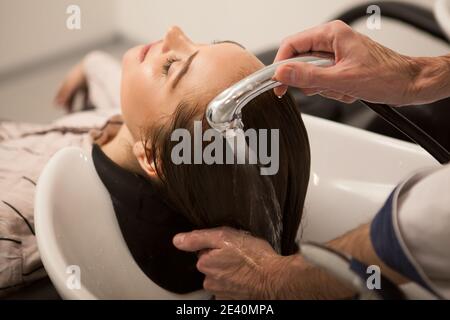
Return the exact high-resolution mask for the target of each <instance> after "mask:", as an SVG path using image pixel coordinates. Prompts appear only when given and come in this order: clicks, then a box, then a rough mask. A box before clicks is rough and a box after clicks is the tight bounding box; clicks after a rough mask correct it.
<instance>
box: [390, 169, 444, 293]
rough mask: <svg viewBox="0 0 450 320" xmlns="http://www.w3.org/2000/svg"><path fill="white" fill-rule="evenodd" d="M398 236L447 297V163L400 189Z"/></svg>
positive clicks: (416, 176)
mask: <svg viewBox="0 0 450 320" xmlns="http://www.w3.org/2000/svg"><path fill="white" fill-rule="evenodd" d="M396 214H397V217H396V220H397V225H398V230H397V232H398V233H399V234H398V236H399V237H400V238H401V239H402V240H403V244H404V245H405V246H406V247H407V249H408V251H409V254H410V255H411V256H412V258H413V259H414V260H415V262H416V266H418V267H419V268H420V269H421V270H420V271H421V274H424V275H426V277H427V278H428V279H427V280H428V281H427V282H428V283H430V284H431V285H432V287H433V289H434V290H435V291H436V292H438V293H440V294H441V295H442V296H443V297H445V298H447V299H450V165H446V166H444V167H440V168H438V169H433V170H428V171H426V172H424V173H421V174H418V175H415V176H413V177H412V178H411V179H410V180H409V181H407V183H405V184H404V186H403V188H402V189H401V190H400V192H399V195H398V200H397V210H396Z"/></svg>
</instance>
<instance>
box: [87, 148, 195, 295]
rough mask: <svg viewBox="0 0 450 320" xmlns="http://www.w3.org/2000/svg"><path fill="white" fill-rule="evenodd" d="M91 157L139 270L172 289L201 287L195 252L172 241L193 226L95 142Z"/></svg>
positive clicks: (145, 181) (185, 291)
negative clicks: (181, 249)
mask: <svg viewBox="0 0 450 320" xmlns="http://www.w3.org/2000/svg"><path fill="white" fill-rule="evenodd" d="M92 158H93V160H94V166H95V169H96V170H97V173H98V175H99V177H100V179H101V180H102V182H103V184H104V185H105V187H106V189H108V191H109V194H110V195H111V200H112V202H113V206H114V211H115V213H116V217H117V220H118V222H119V226H120V229H121V231H122V235H123V237H124V239H125V242H126V243H127V246H128V249H129V250H130V252H131V254H132V256H133V258H134V260H135V261H136V263H137V264H138V265H139V267H140V268H141V269H142V271H143V272H144V273H145V274H146V275H147V276H148V277H149V278H150V279H151V280H153V281H154V282H155V283H156V284H158V285H159V286H161V287H162V288H164V289H166V290H169V291H172V292H176V293H187V292H192V291H195V290H198V289H201V288H202V284H203V279H204V277H203V275H202V274H201V273H200V272H198V271H197V269H196V268H195V265H196V262H197V257H196V255H195V253H187V252H183V251H180V250H178V249H176V248H175V247H174V245H173V244H172V238H173V237H174V235H175V234H177V233H179V232H186V231H191V230H193V229H195V226H194V225H193V224H192V223H190V222H189V221H188V220H187V219H186V218H185V217H184V216H183V215H182V214H180V213H177V212H175V211H174V210H173V209H171V208H170V207H169V206H168V205H167V204H166V203H165V202H164V201H163V200H162V199H161V197H160V196H159V195H158V193H157V192H156V188H155V186H154V185H153V184H152V183H151V182H150V181H148V180H147V179H145V178H144V177H142V176H140V175H138V174H134V173H131V172H129V171H126V170H125V169H123V168H121V167H119V166H118V165H117V164H115V163H114V162H113V161H111V160H110V159H109V158H108V157H107V156H106V155H105V154H104V153H103V151H102V150H101V149H100V147H99V146H98V145H94V147H93V148H92ZM111 245H114V244H111Z"/></svg>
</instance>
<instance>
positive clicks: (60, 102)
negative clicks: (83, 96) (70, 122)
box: [54, 62, 86, 112]
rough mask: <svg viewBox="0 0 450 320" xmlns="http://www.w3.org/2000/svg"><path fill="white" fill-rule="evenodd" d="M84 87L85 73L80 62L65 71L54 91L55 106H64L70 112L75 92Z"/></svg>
mask: <svg viewBox="0 0 450 320" xmlns="http://www.w3.org/2000/svg"><path fill="white" fill-rule="evenodd" d="M85 89H86V75H85V72H84V66H83V62H80V63H79V64H77V65H76V66H74V67H73V68H72V69H71V70H70V71H69V72H68V73H67V75H66V77H65V78H64V80H63V82H62V84H61V86H60V87H59V89H58V92H57V93H56V96H55V98H54V103H55V105H56V106H58V107H61V108H64V109H65V110H66V111H67V112H71V111H72V110H73V107H74V100H75V97H76V95H77V93H78V92H80V90H85Z"/></svg>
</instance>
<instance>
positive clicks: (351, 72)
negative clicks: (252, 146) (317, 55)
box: [274, 21, 431, 105]
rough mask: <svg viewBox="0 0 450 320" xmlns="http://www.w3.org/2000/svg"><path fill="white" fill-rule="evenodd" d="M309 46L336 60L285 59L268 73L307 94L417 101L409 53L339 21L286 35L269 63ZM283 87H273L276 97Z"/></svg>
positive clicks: (347, 100) (401, 102)
mask: <svg viewBox="0 0 450 320" xmlns="http://www.w3.org/2000/svg"><path fill="white" fill-rule="evenodd" d="M310 51H320V52H326V53H330V54H333V55H334V56H335V62H336V64H335V65H334V66H332V67H328V68H320V67H315V66H312V65H309V64H306V63H290V64H288V65H283V66H280V67H279V68H278V69H277V71H276V73H275V77H274V78H275V79H276V80H278V81H280V82H282V83H284V84H286V85H289V86H293V87H297V88H300V89H301V90H302V91H303V92H304V93H305V94H307V95H314V94H320V95H322V96H325V97H327V98H331V99H335V100H340V101H343V102H345V103H352V102H354V101H355V100H357V99H362V100H366V101H370V102H378V103H386V104H393V105H404V104H413V103H420V102H421V101H418V100H420V99H418V97H417V94H418V92H417V91H418V90H417V88H416V84H415V80H416V77H417V75H418V74H419V71H420V69H418V66H417V64H416V63H414V62H413V58H411V57H407V56H404V55H401V54H398V53H396V52H394V51H392V50H390V49H388V48H386V47H383V46H382V45H380V44H379V43H377V42H375V41H373V40H371V39H370V38H368V37H367V36H365V35H363V34H360V33H358V32H356V31H354V30H352V29H351V28H350V27H349V26H348V25H346V24H345V23H343V22H342V21H334V22H330V23H327V24H324V25H321V26H318V27H314V28H312V29H309V30H306V31H303V32H300V33H297V34H295V35H292V36H290V37H288V38H286V39H285V40H284V41H283V42H282V44H281V46H280V48H279V50H278V53H277V56H276V58H275V62H276V61H280V60H284V59H289V58H293V57H295V56H297V55H298V54H300V53H305V52H310ZM286 90H287V87H286V86H282V87H279V88H276V89H275V93H276V94H277V95H278V96H280V95H283V94H284V93H285V92H286ZM430 98H431V97H430ZM425 100H426V99H425Z"/></svg>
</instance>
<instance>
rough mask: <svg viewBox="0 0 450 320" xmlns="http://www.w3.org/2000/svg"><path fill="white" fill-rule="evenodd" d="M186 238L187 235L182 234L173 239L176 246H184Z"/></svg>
mask: <svg viewBox="0 0 450 320" xmlns="http://www.w3.org/2000/svg"><path fill="white" fill-rule="evenodd" d="M184 237H185V235H184V234H182V233H180V234H177V235H176V236H175V238H173V243H174V244H175V245H180V244H182V243H183V241H184Z"/></svg>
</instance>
